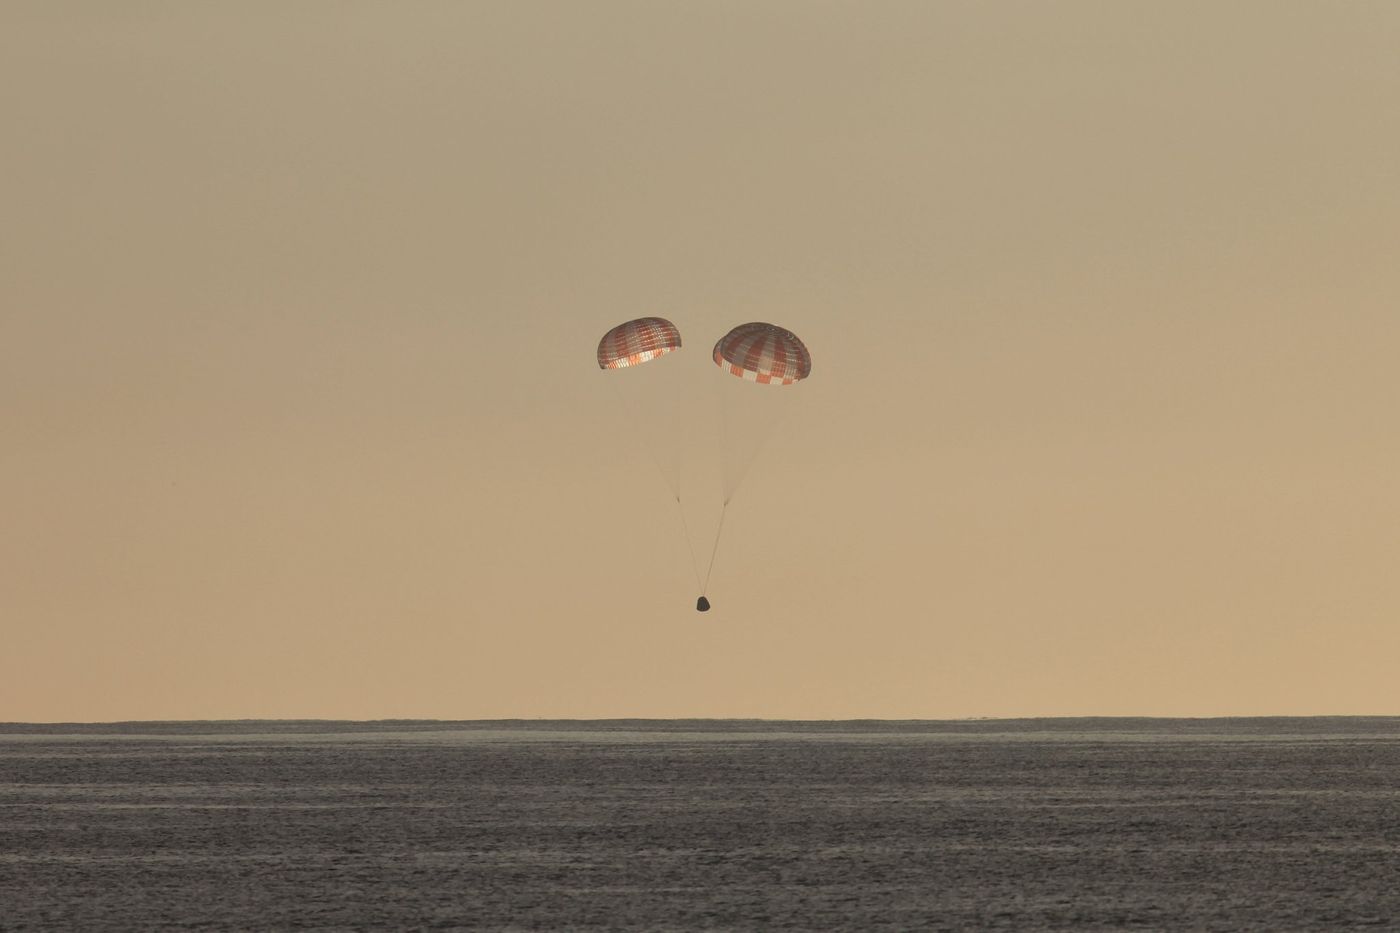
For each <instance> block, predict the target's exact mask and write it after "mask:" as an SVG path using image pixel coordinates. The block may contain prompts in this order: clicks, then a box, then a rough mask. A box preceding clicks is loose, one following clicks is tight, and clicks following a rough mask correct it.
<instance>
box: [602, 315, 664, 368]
mask: <svg viewBox="0 0 1400 933" xmlns="http://www.w3.org/2000/svg"><path fill="white" fill-rule="evenodd" d="M680 348H681V332H680V331H679V330H677V329H676V325H674V324H672V323H671V322H670V321H668V320H666V319H665V318H664V317H639V318H637V319H636V320H635V321H628V322H626V323H625V324H619V325H617V326H616V327H614V328H613V329H612V330H610V331H608V332H607V333H606V334H604V335H603V339H602V340H599V341H598V368H599V369H624V368H626V367H628V366H639V365H641V364H642V363H649V362H651V361H652V360H654V359H656V358H657V357H659V356H663V355H665V354H667V353H670V352H671V351H673V350H679V349H680Z"/></svg>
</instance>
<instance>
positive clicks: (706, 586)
mask: <svg viewBox="0 0 1400 933" xmlns="http://www.w3.org/2000/svg"><path fill="white" fill-rule="evenodd" d="M728 513H729V500H728V499H725V500H724V505H722V506H720V509H719V527H718V528H716V529H715V546H714V547H712V548H710V566H709V568H708V569H707V570H706V571H705V582H704V583H703V584H702V585H701V587H700V595H701V596H704V595H706V594H707V593H709V591H710V576H711V574H713V573H714V572H715V555H716V554H718V553H719V538H720V535H722V534H724V516H725V515H727V514H728Z"/></svg>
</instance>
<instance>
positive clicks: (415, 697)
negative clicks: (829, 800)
mask: <svg viewBox="0 0 1400 933" xmlns="http://www.w3.org/2000/svg"><path fill="white" fill-rule="evenodd" d="M1397 49H1400V4H1388V3H1349V4H1329V3H1321V2H1316V3H1301V2H1288V0H1283V2H1281V0H1267V2H1232V3H1227V4H1221V3H1216V2H1176V0H1173V2H1155V3H1146V2H1144V3H1116V2H1049V3H1032V2H1022V3H1012V2H1000V3H987V2H975V3H974V2H882V3H857V2H810V0H793V2H748V0H745V2H724V0H706V2H666V3H656V2H641V0H639V2H610V0H603V2H595V3H586V4H584V3H566V2H535V3H519V2H515V0H509V2H499V3H496V2H472V3H451V2H416V3H392V4H391V3H366V2H336V3H330V2H305V3H297V4H284V3H273V2H261V0H253V2H238V3H234V2H224V3H200V4H187V3H177V2H168V3H159V2H139V0H133V2H123V3H106V2H96V0H93V2H51V0H32V2H26V0H8V2H5V3H4V4H3V6H0V112H3V113H4V114H5V143H4V145H3V146H0V216H2V218H3V219H0V490H3V492H2V493H0V497H3V498H0V502H3V511H0V720H115V719H159V718H172V719H201V718H239V717H319V718H357V719H366V718H380V717H442V718H454V719H455V718H497V717H524V718H529V717H535V716H543V717H555V718H569V717H628V716H645V717H673V716H696V717H712V716H717V717H729V716H749V717H788V718H846V717H894V718H917V717H930V718H932V717H960V716H1045V715H1089V714H1122V715H1177V716H1207V715H1254V714H1347V713H1371V714H1396V713H1400V691H1397V688H1396V676H1395V670H1396V666H1397V660H1398V659H1400V624H1397V622H1398V621H1400V572H1397V568H1400V482H1397V477H1400V365H1397V351H1400V259H1397V245H1400V55H1397V53H1396V52H1397ZM643 315H660V316H663V317H666V318H669V319H670V320H672V321H674V322H675V323H676V324H677V325H678V326H679V328H680V330H681V332H682V334H683V335H684V337H685V348H684V349H683V350H682V351H681V352H679V353H676V354H673V357H674V359H671V358H668V359H666V360H662V361H658V365H663V364H665V365H670V364H672V363H674V364H675V367H676V368H675V370H674V371H675V372H676V373H677V380H676V381H677V384H682V383H683V384H684V385H685V386H687V387H690V386H696V387H699V388H698V389H696V390H695V392H694V393H693V395H686V394H685V393H686V392H690V391H691V390H690V388H686V389H685V390H683V391H682V394H681V396H680V398H681V401H680V402H679V403H678V406H679V407H678V408H677V414H676V416H675V418H672V419H664V422H663V424H661V425H659V426H658V431H661V430H663V429H664V430H665V431H669V432H672V436H673V437H679V438H680V439H681V440H682V441H683V442H684V443H685V444H687V445H689V446H688V447H687V450H689V451H690V453H689V456H691V457H692V461H691V468H692V472H693V473H694V476H692V477H688V481H692V480H693V481H694V483H695V484H697V485H693V486H692V487H690V488H694V489H699V490H708V492H707V493H706V494H708V495H710V496H712V497H713V496H717V493H716V492H714V490H713V489H712V487H709V486H702V485H698V484H699V483H700V482H701V480H703V477H704V476H705V475H706V470H707V469H708V468H710V467H712V466H713V465H714V464H713V462H712V461H715V460H717V459H718V458H719V454H717V453H716V451H715V449H714V448H713V446H712V445H711V444H710V442H709V441H708V440H707V439H708V438H710V437H712V436H713V435H714V423H713V422H712V421H710V420H706V419H707V418H708V416H707V415H704V414H703V411H702V408H701V406H702V405H703V404H708V397H707V396H706V395H705V392H706V391H707V390H706V389H705V387H706V386H708V385H710V384H711V380H716V379H732V377H730V376H726V375H724V374H723V373H721V372H720V371H719V370H718V369H717V368H715V367H714V366H712V365H711V364H710V363H709V362H708V352H709V348H710V346H711V345H712V344H713V343H714V341H715V340H716V339H717V338H718V337H719V336H720V335H722V334H723V333H725V331H727V330H728V329H729V328H730V327H732V326H733V325H735V324H739V323H743V322H747V321H770V322H773V323H776V324H779V325H781V326H784V327H787V328H789V329H791V330H793V331H794V332H796V333H797V334H799V335H801V337H802V339H803V340H804V341H805V342H806V344H807V346H808V347H809V348H810V350H811V353H812V357H813V362H814V365H813V372H812V376H811V378H810V379H809V380H807V381H806V382H804V383H801V384H799V385H797V386H793V387H789V388H784V389H774V388H771V387H755V391H780V392H786V391H791V392H795V393H801V394H800V396H793V397H792V398H793V399H794V400H795V401H798V402H800V404H798V405H795V406H794V412H793V414H792V416H791V417H790V418H789V419H788V420H786V421H785V422H784V423H783V425H782V428H781V434H779V435H777V436H776V437H775V438H774V439H773V440H772V441H771V442H770V443H769V444H767V445H766V447H765V449H764V450H763V452H762V454H761V456H760V458H759V460H758V461H757V462H756V463H755V465H754V466H753V468H752V470H751V471H750V472H749V474H748V475H747V476H746V478H745V480H744V485H743V487H742V489H741V491H740V492H739V494H738V495H737V496H736V498H735V499H734V501H733V503H732V506H731V511H730V513H729V515H728V516H727V518H726V525H725V531H724V535H725V538H724V541H723V542H722V547H721V550H720V553H719V557H718V560H717V563H716V567H715V572H714V578H713V581H712V585H711V586H710V589H709V597H710V599H711V600H712V601H713V603H714V605H715V608H714V610H713V611H711V612H709V613H708V614H705V615H700V614H697V613H696V612H695V611H694V602H695V597H696V595H697V592H696V589H697V587H696V584H695V580H694V576H693V573H692V569H691V564H690V556H689V554H688V553H687V546H686V543H685V539H684V537H683V536H682V533H681V530H680V523H679V520H678V517H677V514H676V509H675V506H674V502H673V501H672V498H671V494H670V492H669V491H668V489H667V488H666V485H665V484H664V483H663V482H662V481H661V479H660V478H659V477H658V476H657V472H656V470H655V468H654V467H653V466H652V464H650V463H649V461H648V459H647V454H646V451H645V450H644V449H643V448H642V447H641V446H639V445H638V444H636V443H633V440H634V439H633V438H629V437H628V436H626V431H627V427H628V422H627V420H626V419H625V418H623V417H622V416H621V415H620V414H619V411H618V402H617V398H616V396H615V395H614V394H613V393H612V392H611V391H610V390H609V388H608V386H607V385H606V384H605V380H606V379H607V378H610V377H612V376H616V375H618V374H615V373H614V374H605V373H601V372H600V371H599V370H598V369H597V366H596V363H595V361H594V349H595V346H596V342H597V340H598V338H599V336H601V335H602V333H603V332H604V331H606V330H607V329H608V328H609V327H611V326H613V325H614V324H617V323H619V322H621V321H623V320H626V319H628V318H634V317H640V316H643ZM696 477H699V478H700V479H696ZM694 502H695V504H694V505H693V506H692V508H691V511H690V513H689V515H690V521H691V522H692V525H693V526H694V534H695V536H696V537H697V538H698V539H700V540H701V541H702V543H704V544H708V540H707V536H709V535H711V534H712V532H713V526H714V521H715V515H714V509H713V507H712V504H709V503H708V502H707V500H705V499H704V498H703V496H701V497H700V498H698V499H695V500H694Z"/></svg>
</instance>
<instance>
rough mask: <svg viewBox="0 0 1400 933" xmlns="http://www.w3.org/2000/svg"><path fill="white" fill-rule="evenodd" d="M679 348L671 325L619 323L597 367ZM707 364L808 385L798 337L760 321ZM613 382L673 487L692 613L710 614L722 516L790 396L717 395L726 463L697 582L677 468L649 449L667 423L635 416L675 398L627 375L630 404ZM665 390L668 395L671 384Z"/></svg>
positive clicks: (768, 381) (729, 337)
mask: <svg viewBox="0 0 1400 933" xmlns="http://www.w3.org/2000/svg"><path fill="white" fill-rule="evenodd" d="M680 348H681V335H680V331H679V329H678V328H677V327H676V325H675V324H672V323H671V322H670V321H668V320H666V319H665V318H660V317H644V318H637V319H635V320H631V321H626V322H624V323H622V324H619V325H617V326H616V327H614V328H612V329H611V330H609V331H608V332H607V333H606V334H604V335H603V337H602V339H601V340H599V341H598V367H599V368H600V369H603V370H621V369H628V368H636V367H640V366H642V365H643V364H646V363H649V362H652V361H653V360H656V359H658V358H660V357H662V356H664V355H666V354H668V353H672V352H674V351H675V350H679V349H680ZM712 358H713V360H714V362H715V364H716V365H717V366H719V367H720V369H722V370H724V371H725V372H727V373H729V374H730V375H733V376H737V377H739V378H740V379H742V380H744V381H746V382H748V383H750V384H758V385H775V386H791V385H793V384H794V383H797V382H800V381H801V380H803V379H806V378H807V377H808V376H809V375H811V372H812V355H811V353H809V352H808V350H807V347H806V346H805V345H804V344H803V343H802V341H801V340H800V339H799V338H798V337H797V335H796V334H794V333H793V332H792V331H790V330H787V329H786V328H782V327H778V326H777V325H775V324H768V323H764V322H761V321H754V322H751V323H748V324H740V325H739V326H738V327H735V328H734V329H732V330H731V331H729V333H727V334H725V335H724V336H723V337H721V338H720V339H719V341H718V342H716V343H715V346H714V351H713V354H712ZM665 368H666V367H662V369H665ZM647 370H648V371H649V372H650V371H651V368H650V367H647ZM660 375H662V376H675V375H677V374H676V373H661V374H660ZM615 380H616V377H610V378H609V380H608V381H609V383H610V384H612V385H613V387H614V389H617V390H618V398H619V401H620V402H622V403H623V405H624V407H626V408H628V409H629V410H631V413H632V415H633V418H634V420H635V422H636V430H635V433H636V436H637V437H638V439H639V440H640V441H641V442H642V444H643V446H645V447H646V448H647V450H648V452H649V453H651V455H652V458H653V459H654V460H655V461H656V465H657V467H658V468H659V469H660V471H661V473H662V476H663V478H664V479H665V480H666V483H667V485H668V486H669V487H670V489H671V493H672V497H673V498H674V499H675V502H676V506H677V510H678V512H679V515H680V519H681V524H682V528H684V530H685V535H686V543H687V545H688V546H689V548H690V558H691V565H692V569H694V571H695V582H696V584H697V585H698V586H699V588H700V597H699V599H697V600H696V603H695V608H696V611H698V612H708V611H709V609H710V601H709V599H708V598H707V595H706V593H707V591H708V589H709V584H710V576H711V575H712V574H713V572H714V567H715V557H716V556H717V554H718V553H719V542H720V537H721V536H722V535H723V532H724V518H725V515H726V514H727V512H728V509H729V501H730V499H731V498H733V496H734V493H735V492H736V491H737V489H738V486H739V482H740V481H741V480H742V479H743V476H744V475H745V473H747V471H748V468H749V466H751V465H752V463H753V461H754V459H755V458H756V457H757V455H758V452H759V450H760V449H761V447H762V446H763V444H764V442H765V441H766V440H767V438H768V436H769V435H771V434H772V431H773V428H774V427H775V421H776V417H775V416H776V415H778V414H780V413H781V412H780V411H779V409H778V408H776V407H775V405H776V404H777V403H779V402H782V401H783V399H782V398H781V397H784V396H788V392H777V393H771V395H770V392H769V391H768V390H764V391H755V390H753V389H746V390H744V392H743V393H741V394H742V395H743V396H744V397H742V398H736V399H733V400H730V399H729V396H728V392H727V390H722V391H721V399H722V401H723V405H722V409H723V418H722V423H723V426H724V435H725V438H724V442H723V443H722V444H721V448H722V451H721V452H722V455H723V457H724V461H723V463H724V470H723V473H724V477H723V487H722V490H721V491H722V500H721V501H722V504H721V507H720V514H719V522H718V525H717V526H716V529H715V536H714V544H713V546H712V548H711V551H710V560H709V564H708V567H707V568H706V572H705V574H704V576H703V577H702V576H701V574H700V564H699V562H698V561H697V560H696V550H695V542H694V541H693V540H692V537H691V534H690V528H689V525H688V523H687V522H686V516H685V508H684V506H683V505H682V503H681V490H680V468H679V463H678V462H674V463H670V464H669V469H668V460H667V458H666V457H664V456H662V455H661V454H660V453H659V452H658V450H657V449H656V446H655V445H656V444H657V443H658V438H657V433H658V432H656V431H655V430H654V428H655V426H656V424H658V423H661V422H663V421H664V420H669V419H665V417H664V416H662V417H661V418H658V417H656V416H655V414H653V415H651V416H648V417H643V416H642V415H641V413H640V411H638V408H639V404H638V403H639V401H645V402H646V403H647V404H650V405H651V406H653V410H654V409H655V406H656V405H657V404H658V403H660V404H663V405H664V404H665V403H666V402H667V399H668V395H669V396H670V398H671V400H673V401H674V395H673V394H671V393H667V392H662V391H660V389H661V383H659V382H654V381H648V380H645V379H644V380H640V381H638V380H633V379H632V377H627V378H623V379H621V382H623V383H629V382H631V383H632V385H630V386H629V387H628V388H629V389H630V390H631V391H632V392H633V393H634V394H633V395H632V396H631V398H630V400H629V398H628V397H627V396H626V394H625V393H624V392H623V391H622V390H621V389H620V388H619V387H618V383H617V381H615ZM726 382H727V380H726ZM671 388H672V389H674V386H672V387H671ZM748 393H753V394H752V395H749V394H748ZM798 394H801V393H798ZM759 396H764V397H766V398H759ZM678 456H679V454H677V457H678Z"/></svg>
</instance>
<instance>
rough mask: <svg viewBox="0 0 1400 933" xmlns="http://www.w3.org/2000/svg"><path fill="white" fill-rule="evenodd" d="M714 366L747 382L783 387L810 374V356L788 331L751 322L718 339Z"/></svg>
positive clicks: (770, 325) (800, 342) (795, 336)
mask: <svg viewBox="0 0 1400 933" xmlns="http://www.w3.org/2000/svg"><path fill="white" fill-rule="evenodd" d="M715 365H717V366H719V368H720V369H723V370H724V371H725V372H728V373H732V374H733V375H735V376H738V377H739V378H741V379H748V380H749V381H750V382H760V383H764V384H765V385H785V386H786V385H792V384H793V383H794V382H797V381H798V380H799V379H806V378H807V377H808V376H809V375H811V373H812V354H810V353H808V352H807V348H806V347H805V346H803V344H802V341H801V340H798V339H797V335H796V334H794V333H793V332H792V331H790V330H786V329H784V328H782V327H778V326H777V325H776V324H764V323H762V322H759V321H755V322H754V323H752V324H740V325H739V326H738V327H736V328H734V329H733V330H731V331H730V332H729V333H727V334H725V335H724V336H723V337H721V338H720V340H719V343H717V344H715Z"/></svg>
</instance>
